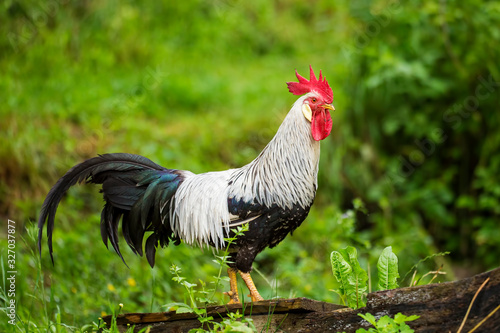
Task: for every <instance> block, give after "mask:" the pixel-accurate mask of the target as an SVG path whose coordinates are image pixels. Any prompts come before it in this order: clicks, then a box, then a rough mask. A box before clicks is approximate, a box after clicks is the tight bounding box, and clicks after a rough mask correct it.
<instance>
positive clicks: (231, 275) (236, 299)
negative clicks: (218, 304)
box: [224, 268, 240, 304]
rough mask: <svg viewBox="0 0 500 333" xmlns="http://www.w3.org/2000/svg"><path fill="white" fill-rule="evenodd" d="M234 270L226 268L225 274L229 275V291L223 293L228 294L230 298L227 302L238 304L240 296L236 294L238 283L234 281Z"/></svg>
mask: <svg viewBox="0 0 500 333" xmlns="http://www.w3.org/2000/svg"><path fill="white" fill-rule="evenodd" d="M236 272H237V270H236V269H234V268H228V269H227V275H228V276H229V287H230V288H231V290H230V291H226V292H225V293H224V294H225V295H227V296H229V298H230V300H229V303H227V304H238V303H240V298H239V296H238V285H237V283H236Z"/></svg>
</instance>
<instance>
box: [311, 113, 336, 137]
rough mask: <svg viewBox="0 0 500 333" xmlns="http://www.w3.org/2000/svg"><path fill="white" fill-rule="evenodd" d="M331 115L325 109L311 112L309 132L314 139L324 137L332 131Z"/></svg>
mask: <svg viewBox="0 0 500 333" xmlns="http://www.w3.org/2000/svg"><path fill="white" fill-rule="evenodd" d="M332 124H333V122H332V117H331V116H330V112H329V111H328V110H326V109H322V110H320V111H316V112H313V115H312V119H311V134H312V137H313V139H314V140H316V141H320V140H323V139H325V138H326V137H327V136H328V135H330V132H331V131H332Z"/></svg>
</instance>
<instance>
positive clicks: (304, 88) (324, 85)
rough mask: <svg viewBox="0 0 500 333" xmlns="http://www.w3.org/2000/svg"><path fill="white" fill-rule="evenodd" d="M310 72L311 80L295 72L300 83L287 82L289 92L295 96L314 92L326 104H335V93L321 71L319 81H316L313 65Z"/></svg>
mask: <svg viewBox="0 0 500 333" xmlns="http://www.w3.org/2000/svg"><path fill="white" fill-rule="evenodd" d="M309 70H310V75H309V77H310V78H309V80H307V79H306V78H305V77H303V76H301V75H300V74H299V73H297V70H295V75H296V76H297V79H298V80H299V82H287V83H286V84H287V85H288V91H290V92H291V93H292V94H294V95H304V94H307V93H308V92H311V91H314V92H316V93H318V94H320V95H321V97H323V100H324V101H325V102H326V103H328V104H331V103H332V102H333V91H332V88H330V85H329V84H328V81H326V79H325V78H324V77H323V75H322V74H321V70H320V71H319V80H318V79H316V75H314V71H313V69H312V67H311V65H309Z"/></svg>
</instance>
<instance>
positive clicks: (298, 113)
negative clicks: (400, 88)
mask: <svg viewBox="0 0 500 333" xmlns="http://www.w3.org/2000/svg"><path fill="white" fill-rule="evenodd" d="M309 69H310V79H309V80H307V79H306V78H304V77H302V76H301V75H300V74H298V73H297V71H295V75H296V76H297V79H298V82H288V83H287V85H288V90H289V91H290V92H291V93H292V94H294V95H303V96H301V97H300V98H299V99H298V100H297V101H296V102H295V103H294V104H293V107H292V109H291V110H290V111H289V112H288V114H287V116H286V117H285V119H284V121H283V123H282V124H281V126H280V127H279V129H278V131H277V133H276V135H275V136H274V138H273V139H272V140H271V142H270V143H269V144H268V145H267V146H266V147H265V148H264V150H263V151H262V152H261V153H260V154H259V156H257V158H256V159H255V160H253V161H252V162H250V163H249V164H247V165H245V166H243V167H242V168H239V169H230V170H226V171H217V172H207V173H202V174H194V173H192V172H190V171H185V170H176V169H167V168H164V167H162V166H160V165H158V164H156V163H154V162H152V161H151V160H149V159H147V158H145V157H143V156H139V155H132V154H125V153H115V154H104V155H99V156H97V157H94V158H91V159H89V160H86V161H84V162H82V163H80V164H78V165H76V166H74V167H73V168H71V169H70V170H69V171H68V172H67V173H66V174H65V175H64V176H63V177H62V178H60V179H59V180H58V181H57V183H56V184H55V185H54V187H52V189H51V190H50V192H49V193H48V195H47V197H46V199H45V201H44V203H43V206H42V209H41V212H40V217H39V220H38V228H39V233H38V248H39V250H40V253H41V243H42V238H43V228H44V225H45V223H46V222H47V239H48V248H49V252H50V256H51V259H52V262H53V261H54V259H53V248H52V232H53V230H54V219H55V214H56V210H57V207H58V205H59V202H60V201H61V199H62V197H63V195H64V193H65V192H66V191H67V190H68V189H69V188H70V187H71V186H73V185H75V184H76V183H81V182H84V181H86V182H87V183H94V184H102V190H101V192H102V193H103V196H104V201H105V205H104V208H103V210H102V213H101V236H102V240H103V242H104V244H105V245H106V247H108V241H109V242H110V243H111V245H112V246H113V248H114V250H115V251H116V253H117V254H118V255H119V256H120V258H121V259H122V260H123V262H125V261H124V259H123V256H122V254H121V252H120V248H119V246H118V227H119V224H120V221H121V227H122V233H123V237H124V239H125V241H126V242H127V244H128V245H129V247H130V248H131V249H132V250H133V251H134V252H135V253H136V254H138V255H140V256H143V255H144V253H145V255H146V258H147V260H148V262H149V264H150V265H151V267H154V264H155V254H156V249H157V248H158V247H159V246H161V247H165V246H167V245H168V244H169V243H170V242H171V241H173V242H174V244H175V245H178V244H180V242H181V240H182V241H183V242H185V243H187V244H191V245H199V246H202V247H203V246H205V245H210V246H212V247H215V249H225V248H226V247H227V246H228V245H227V242H226V241H225V239H227V237H230V236H231V235H233V236H234V235H235V230H236V229H237V228H238V227H239V226H242V225H248V229H247V230H246V231H245V232H244V233H242V234H238V236H237V237H236V239H235V240H234V242H231V243H230V244H229V248H228V253H229V260H228V261H229V263H228V266H229V268H228V276H229V280H230V291H228V292H226V293H225V294H226V295H228V296H229V297H230V300H229V303H230V304H232V303H239V302H240V300H239V296H238V290H237V284H236V281H237V274H239V275H240V276H241V278H242V279H243V281H244V282H245V284H246V286H247V287H248V289H249V291H250V295H249V296H250V297H251V299H252V301H253V302H257V301H260V300H263V298H262V296H261V295H260V294H259V292H258V291H257V288H256V287H255V284H254V283H253V281H252V278H251V276H250V271H251V270H252V263H253V261H254V260H255V257H256V256H257V254H259V253H260V252H261V251H262V250H264V249H265V248H266V247H270V248H272V247H274V246H276V245H277V244H278V243H280V242H281V241H282V240H283V239H284V238H285V237H286V236H287V235H288V234H289V233H292V232H293V231H294V230H295V229H296V228H297V227H298V226H300V224H301V223H302V222H303V221H304V219H305V218H306V217H307V215H308V213H309V209H310V208H311V205H312V204H313V201H314V197H315V195H316V189H317V174H318V162H319V156H320V142H319V141H321V140H323V139H325V138H326V137H328V135H329V134H330V132H331V129H332V119H331V116H330V110H335V108H334V107H333V105H332V102H333V92H332V89H331V88H330V86H329V84H328V82H327V81H326V79H325V78H324V77H323V76H322V74H321V71H320V73H319V80H318V79H317V78H316V76H315V74H314V72H313V69H312V67H309ZM147 232H148V234H149V235H148V236H147V239H146V241H145V244H144V245H143V243H144V238H145V235H146V233H147Z"/></svg>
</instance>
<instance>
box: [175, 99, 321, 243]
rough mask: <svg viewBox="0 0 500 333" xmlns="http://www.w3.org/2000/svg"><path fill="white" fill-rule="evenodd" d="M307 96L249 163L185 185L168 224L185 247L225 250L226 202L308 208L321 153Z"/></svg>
mask: <svg viewBox="0 0 500 333" xmlns="http://www.w3.org/2000/svg"><path fill="white" fill-rule="evenodd" d="M310 95H311V93H309V94H307V95H305V96H302V97H301V98H299V99H298V100H297V101H296V102H295V104H294V105H293V107H292V109H291V110H290V112H289V113H288V115H287V116H286V118H285V120H284V121H283V123H282V124H281V126H280V128H279V129H278V132H277V133H276V135H275V136H274V138H273V139H272V140H271V142H270V143H269V144H268V145H267V146H266V147H265V148H264V150H263V151H262V152H261V153H260V155H259V156H258V157H257V158H256V159H255V160H253V161H252V162H251V163H249V164H247V165H245V166H244V167H242V168H239V169H231V170H227V171H221V172H209V173H203V174H198V175H192V176H189V177H187V178H186V179H185V180H184V182H183V183H182V184H181V185H180V186H179V189H178V190H177V192H176V193H175V195H174V197H173V198H172V201H171V207H170V212H171V216H170V223H171V227H172V230H173V232H174V233H175V234H176V235H177V236H179V237H180V238H181V239H183V240H184V241H185V242H186V243H188V244H196V243H197V244H199V245H200V246H203V245H206V244H208V243H209V242H211V243H213V244H214V245H215V247H216V248H222V247H224V245H225V242H224V233H225V232H227V231H228V230H229V226H230V225H231V220H234V215H231V214H230V213H229V208H228V198H235V199H236V200H240V199H243V200H244V201H246V202H254V200H255V202H256V203H258V204H260V205H264V206H267V207H271V206H272V205H278V206H279V207H281V208H283V209H287V208H288V209H291V208H292V207H293V205H296V204H299V205H300V206H301V207H303V208H305V207H307V206H309V205H311V203H312V201H313V200H314V196H315V193H316V188H317V173H318V162H319V152H320V149H319V142H317V141H315V140H314V139H313V138H312V136H311V124H310V123H309V121H310V120H309V121H308V120H307V119H306V118H305V117H304V116H306V115H305V114H304V113H303V112H304V111H303V104H304V100H305V99H306V98H307V97H309V96H310ZM309 112H310V108H309ZM237 224H240V223H237Z"/></svg>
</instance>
